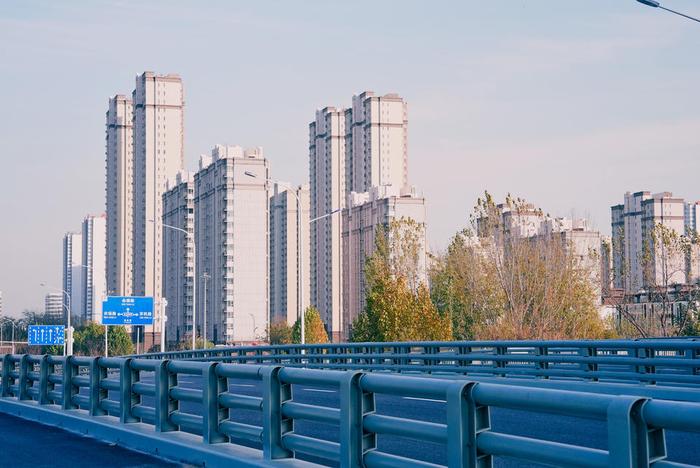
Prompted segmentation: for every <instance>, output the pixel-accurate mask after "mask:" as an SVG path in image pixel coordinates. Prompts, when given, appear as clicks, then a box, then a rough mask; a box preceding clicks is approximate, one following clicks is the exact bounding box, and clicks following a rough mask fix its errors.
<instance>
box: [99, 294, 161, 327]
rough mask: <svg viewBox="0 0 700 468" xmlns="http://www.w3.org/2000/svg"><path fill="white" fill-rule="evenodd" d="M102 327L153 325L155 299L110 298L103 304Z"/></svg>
mask: <svg viewBox="0 0 700 468" xmlns="http://www.w3.org/2000/svg"><path fill="white" fill-rule="evenodd" d="M102 325H153V298H152V297H145V296H110V297H108V298H107V300H106V301H104V302H102Z"/></svg>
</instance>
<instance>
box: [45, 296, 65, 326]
mask: <svg viewBox="0 0 700 468" xmlns="http://www.w3.org/2000/svg"><path fill="white" fill-rule="evenodd" d="M44 314H45V315H46V318H49V319H52V320H60V319H62V318H63V293H60V292H50V293H48V294H47V295H46V296H45V297H44Z"/></svg>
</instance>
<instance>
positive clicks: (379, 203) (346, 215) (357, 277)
mask: <svg viewBox="0 0 700 468" xmlns="http://www.w3.org/2000/svg"><path fill="white" fill-rule="evenodd" d="M342 219H343V232H342V238H343V320H342V324H343V327H342V334H341V336H340V339H341V340H347V339H349V338H350V330H351V327H352V323H353V321H354V320H355V319H356V318H357V316H358V315H360V314H361V313H362V312H363V311H364V309H365V298H366V283H365V275H364V266H365V261H366V260H367V258H368V257H369V256H371V255H372V254H373V253H374V251H375V238H376V234H377V230H378V229H379V228H380V227H384V228H388V227H389V225H390V223H391V222H392V221H395V220H401V219H404V220H411V221H412V222H415V225H416V228H417V229H418V230H419V236H418V238H417V243H418V245H417V246H416V247H417V250H416V252H415V253H416V256H415V258H413V259H410V260H411V261H412V262H415V263H413V264H412V265H411V267H412V269H413V271H415V273H416V275H415V276H414V277H410V278H407V280H408V281H409V286H411V287H414V288H416V287H418V285H419V284H421V283H422V284H427V274H426V251H427V244H426V231H425V222H426V208H425V199H424V198H422V197H419V196H417V195H416V193H415V191H411V192H406V191H404V192H401V191H399V190H398V189H397V188H396V187H394V186H386V185H385V186H380V187H372V188H371V190H370V191H369V192H364V193H354V192H353V193H351V194H350V195H349V196H348V205H347V208H345V209H344V210H343V216H342ZM407 266H408V265H407Z"/></svg>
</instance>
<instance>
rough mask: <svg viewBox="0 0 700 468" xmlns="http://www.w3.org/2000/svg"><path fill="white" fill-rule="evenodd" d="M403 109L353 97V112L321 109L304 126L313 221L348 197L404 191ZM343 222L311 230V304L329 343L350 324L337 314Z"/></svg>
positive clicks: (391, 98) (395, 100)
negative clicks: (378, 191) (379, 190)
mask: <svg viewBox="0 0 700 468" xmlns="http://www.w3.org/2000/svg"><path fill="white" fill-rule="evenodd" d="M407 135H408V119H407V105H406V102H405V101H404V100H403V98H401V97H400V96H398V95H396V94H387V95H385V96H375V94H374V93H373V92H371V91H365V92H363V93H361V94H359V95H356V96H353V98H352V107H351V108H348V109H337V108H334V107H326V108H324V109H322V110H319V111H317V112H316V119H315V121H314V122H312V123H311V124H310V125H309V183H310V190H311V215H310V216H311V218H312V220H313V219H315V218H318V217H321V216H324V215H326V214H328V213H330V212H333V211H334V210H339V209H343V208H345V207H346V197H347V196H348V195H349V194H350V193H351V192H368V191H370V190H371V189H372V187H379V186H392V187H394V188H395V189H396V190H403V189H405V188H406V187H407V185H408V149H407V148H408V137H407ZM341 232H342V219H341V217H340V216H329V217H326V218H322V219H319V220H318V221H316V222H314V223H313V225H312V227H311V304H312V305H315V306H316V307H317V308H318V309H319V312H320V313H321V318H322V320H323V321H324V323H325V324H326V328H327V331H328V332H329V334H330V335H331V337H332V339H333V341H337V340H338V339H340V337H341V335H342V333H343V330H345V329H347V326H348V325H349V324H344V323H343V313H342V311H341V309H342V294H341V287H342V274H343V265H342V261H343V260H342V259H343V255H342V241H341Z"/></svg>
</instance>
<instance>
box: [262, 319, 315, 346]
mask: <svg viewBox="0 0 700 468" xmlns="http://www.w3.org/2000/svg"><path fill="white" fill-rule="evenodd" d="M304 331H306V330H304ZM267 341H268V343H270V344H271V345H282V344H292V327H290V326H289V325H288V324H287V322H285V321H281V322H277V323H273V324H271V325H270V326H269V327H268V330H267Z"/></svg>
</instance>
